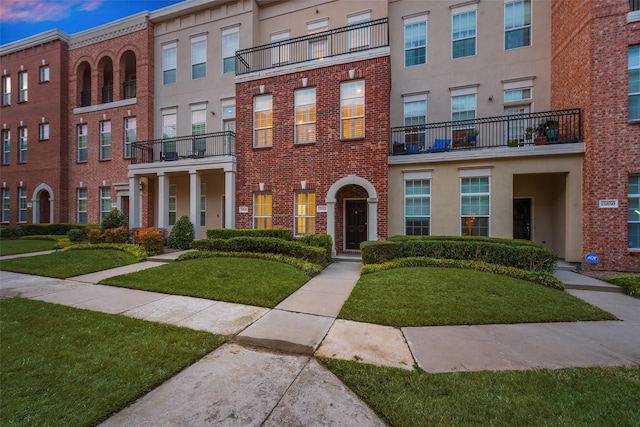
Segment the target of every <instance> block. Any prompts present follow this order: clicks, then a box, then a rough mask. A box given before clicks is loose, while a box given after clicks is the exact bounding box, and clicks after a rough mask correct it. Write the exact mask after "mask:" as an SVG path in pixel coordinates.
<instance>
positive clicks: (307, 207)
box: [294, 191, 316, 236]
mask: <svg viewBox="0 0 640 427" xmlns="http://www.w3.org/2000/svg"><path fill="white" fill-rule="evenodd" d="M294 197H295V207H294V209H295V212H294V221H295V227H294V234H295V235H296V236H305V235H307V234H315V232H316V193H315V192H314V191H296V192H295V195H294Z"/></svg>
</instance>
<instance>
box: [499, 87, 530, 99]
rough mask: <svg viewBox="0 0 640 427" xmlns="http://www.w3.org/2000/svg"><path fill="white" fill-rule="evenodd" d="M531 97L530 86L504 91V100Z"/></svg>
mask: <svg viewBox="0 0 640 427" xmlns="http://www.w3.org/2000/svg"><path fill="white" fill-rule="evenodd" d="M527 99H531V88H526V89H513V90H505V91H504V102H513V101H523V100H527Z"/></svg>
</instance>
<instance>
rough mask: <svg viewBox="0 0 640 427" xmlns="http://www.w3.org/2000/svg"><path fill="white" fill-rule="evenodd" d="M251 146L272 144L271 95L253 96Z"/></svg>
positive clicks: (269, 145) (268, 145)
mask: <svg viewBox="0 0 640 427" xmlns="http://www.w3.org/2000/svg"><path fill="white" fill-rule="evenodd" d="M253 135H254V137H253V146H254V147H271V145H272V144H273V139H272V137H273V97H272V96H271V95H260V96H256V97H255V98H253Z"/></svg>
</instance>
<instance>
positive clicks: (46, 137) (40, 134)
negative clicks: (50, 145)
mask: <svg viewBox="0 0 640 427" xmlns="http://www.w3.org/2000/svg"><path fill="white" fill-rule="evenodd" d="M43 130H46V132H44V133H43ZM49 132H50V129H49V122H45V123H40V124H39V125H38V141H48V140H49V135H50V134H49Z"/></svg>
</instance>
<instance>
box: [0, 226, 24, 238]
mask: <svg viewBox="0 0 640 427" xmlns="http://www.w3.org/2000/svg"><path fill="white" fill-rule="evenodd" d="M22 236H23V234H22V229H21V228H20V227H17V226H15V225H13V226H8V227H0V240H17V239H19V238H20V237H22Z"/></svg>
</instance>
